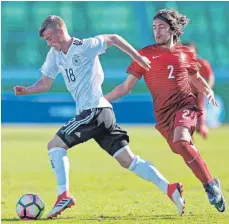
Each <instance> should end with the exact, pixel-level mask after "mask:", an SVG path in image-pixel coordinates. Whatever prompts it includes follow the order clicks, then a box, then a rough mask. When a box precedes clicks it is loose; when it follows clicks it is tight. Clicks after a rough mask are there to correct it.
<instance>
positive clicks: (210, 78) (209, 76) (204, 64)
mask: <svg viewBox="0 0 229 224" xmlns="http://www.w3.org/2000/svg"><path fill="white" fill-rule="evenodd" d="M183 45H185V46H188V47H189V48H190V50H191V51H192V52H193V53H194V54H195V56H197V47H196V45H195V43H194V42H187V43H184V44H183ZM197 61H198V62H199V64H200V65H201V67H200V70H199V73H200V75H201V76H202V77H203V78H204V79H205V80H206V82H207V83H208V85H209V86H210V87H211V88H212V87H213V85H214V82H215V77H214V73H213V71H212V68H211V65H210V63H209V62H208V61H207V60H206V59H203V58H198V57H197ZM191 89H192V92H193V94H194V95H195V96H196V100H197V106H198V108H199V109H201V110H202V113H203V115H202V116H200V117H199V118H198V120H197V125H196V131H197V132H198V133H199V134H200V135H201V136H202V137H203V138H207V136H208V127H207V125H206V109H205V106H204V95H203V94H202V93H200V92H198V90H197V89H196V87H195V86H194V85H193V84H191Z"/></svg>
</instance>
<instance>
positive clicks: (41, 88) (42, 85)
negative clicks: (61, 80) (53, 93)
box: [14, 75, 53, 96]
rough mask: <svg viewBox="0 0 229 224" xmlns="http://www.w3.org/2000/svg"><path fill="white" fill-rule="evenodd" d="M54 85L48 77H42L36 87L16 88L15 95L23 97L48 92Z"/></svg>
mask: <svg viewBox="0 0 229 224" xmlns="http://www.w3.org/2000/svg"><path fill="white" fill-rule="evenodd" d="M52 83H53V79H51V78H49V77H48V76H45V75H42V77H41V79H39V80H38V81H37V82H36V83H35V84H34V85H32V86H28V87H25V86H14V93H15V95H16V96H23V95H28V94H34V93H43V92H46V91H48V90H49V89H50V88H51V86H52Z"/></svg>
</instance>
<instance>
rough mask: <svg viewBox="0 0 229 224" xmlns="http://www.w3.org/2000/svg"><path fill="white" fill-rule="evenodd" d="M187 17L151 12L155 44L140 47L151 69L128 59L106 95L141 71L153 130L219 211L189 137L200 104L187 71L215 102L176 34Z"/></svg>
mask: <svg viewBox="0 0 229 224" xmlns="http://www.w3.org/2000/svg"><path fill="white" fill-rule="evenodd" d="M188 23H189V19H188V18H187V17H186V16H184V15H181V14H180V13H179V12H177V11H176V10H174V9H162V10H159V11H158V12H157V13H156V15H155V16H154V18H153V33H154V37H155V40H156V44H154V45H150V46H147V47H144V48H142V49H141V50H140V51H139V53H140V54H141V55H142V56H145V57H147V58H148V59H149V60H150V61H151V69H149V71H146V70H145V69H142V68H141V67H140V66H139V65H138V64H137V63H135V62H132V64H131V65H130V66H129V68H128V69H127V73H129V76H128V77H127V79H126V80H125V81H124V83H122V84H121V85H119V86H117V87H115V88H114V89H113V90H112V91H111V92H110V93H108V94H107V95H106V96H105V98H106V99H108V100H109V101H113V100H115V99H117V98H119V97H121V96H123V95H125V94H127V93H129V92H130V91H131V89H132V88H133V87H134V85H135V84H136V82H137V81H138V80H139V79H141V78H142V77H143V78H144V80H145V83H146V85H147V87H148V89H149V91H150V93H151V95H152V98H153V101H154V112H155V118H156V128H157V130H158V131H159V132H160V133H161V134H162V136H164V138H165V139H166V140H167V142H168V144H169V146H170V148H171V150H172V151H173V152H174V153H176V154H179V155H181V156H182V157H183V159H184V161H185V163H186V165H187V166H188V167H189V168H190V169H191V170H192V172H193V173H194V174H195V176H196V177H197V178H198V179H199V180H200V182H201V183H202V184H203V186H204V189H205V191H206V192H207V196H208V199H209V202H210V204H212V205H214V206H215V207H216V209H217V210H218V211H219V212H224V211H225V207H226V202H225V199H224V196H223V194H222V191H221V188H220V183H219V180H218V179H216V178H213V177H212V175H211V174H210V172H209V170H208V168H207V166H206V163H205V162H204V160H203V159H202V158H201V156H200V153H199V151H198V150H197V149H196V147H195V146H194V145H193V141H192V134H193V132H194V130H195V128H196V123H197V118H198V117H199V116H200V115H201V110H200V109H199V108H198V106H197V102H196V98H195V96H194V95H193V93H192V91H191V87H190V84H189V76H190V78H191V82H192V84H193V85H194V86H195V87H196V88H197V90H198V91H199V92H201V93H203V94H204V95H206V96H207V98H208V100H209V102H211V103H213V105H215V106H218V104H217V102H216V100H215V98H214V92H213V91H212V89H211V88H210V87H209V85H208V84H207V82H206V81H205V80H204V78H202V76H201V75H200V73H199V69H200V64H199V63H198V61H197V60H196V58H195V55H194V54H193V52H192V51H191V50H190V49H189V48H188V47H187V46H183V45H181V44H179V37H180V36H181V35H182V30H183V29H184V28H185V26H186V25H187V24H188Z"/></svg>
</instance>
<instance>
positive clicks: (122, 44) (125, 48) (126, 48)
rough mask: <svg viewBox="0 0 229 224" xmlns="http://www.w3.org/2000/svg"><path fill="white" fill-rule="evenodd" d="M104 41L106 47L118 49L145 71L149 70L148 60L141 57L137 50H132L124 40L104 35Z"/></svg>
mask: <svg viewBox="0 0 229 224" xmlns="http://www.w3.org/2000/svg"><path fill="white" fill-rule="evenodd" d="M103 37H104V39H105V41H106V42H107V47H110V46H112V45H115V46H116V47H118V48H120V49H121V50H122V51H123V52H125V53H126V54H128V55H129V56H130V57H131V58H133V60H135V61H136V62H137V63H138V64H139V65H140V66H141V67H143V68H144V69H146V70H147V71H148V70H149V69H150V68H151V66H150V63H151V62H150V60H149V59H148V58H146V57H143V56H141V55H140V54H139V53H138V52H137V50H135V49H134V47H132V46H131V45H130V44H129V43H128V42H127V41H126V40H124V39H123V38H122V37H121V36H119V35H117V34H104V35H103Z"/></svg>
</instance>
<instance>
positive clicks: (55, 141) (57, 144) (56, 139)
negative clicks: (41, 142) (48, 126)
mask: <svg viewBox="0 0 229 224" xmlns="http://www.w3.org/2000/svg"><path fill="white" fill-rule="evenodd" d="M55 147H60V148H64V149H66V150H67V149H68V147H67V145H66V144H65V143H64V142H63V141H62V140H61V138H60V137H59V136H57V135H56V136H55V137H54V138H53V139H52V140H51V141H49V143H48V145H47V148H48V150H50V149H52V148H55Z"/></svg>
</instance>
